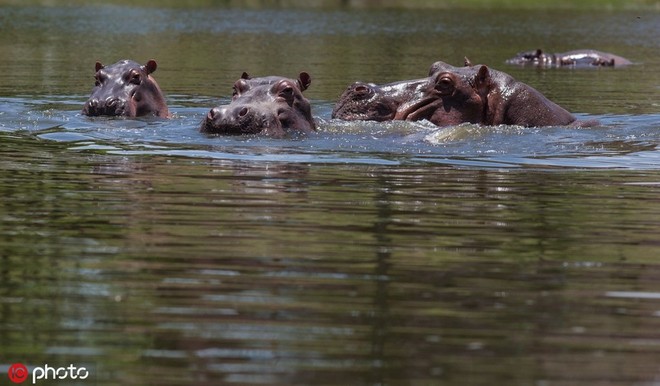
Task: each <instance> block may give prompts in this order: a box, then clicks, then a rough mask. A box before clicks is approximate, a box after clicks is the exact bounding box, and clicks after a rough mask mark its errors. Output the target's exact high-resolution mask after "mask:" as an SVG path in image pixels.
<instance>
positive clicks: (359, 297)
mask: <svg viewBox="0 0 660 386" xmlns="http://www.w3.org/2000/svg"><path fill="white" fill-rule="evenodd" d="M637 16H640V17H639V18H637ZM657 20H658V15H657V14H655V13H648V14H641V15H638V14H636V13H630V12H621V13H609V12H574V13H567V12H563V11H562V12H559V11H549V12H536V11H529V12H513V13H504V12H498V11H489V12H483V11H469V12H458V11H442V12H440V11H437V12H436V11H428V12H427V11H425V12H417V11H406V12H394V11H378V10H375V11H359V12H357V11H356V12H353V11H346V10H324V11H308V10H294V11H284V10H249V11H246V10H239V9H222V8H208V9H201V10H200V9H189V10H185V9H184V10H181V9H177V10H173V9H160V8H157V7H155V8H149V9H147V8H137V7H136V8H132V7H117V6H81V7H75V8H74V7H70V8H69V7H50V8H39V7H2V8H0V22H1V23H2V28H3V33H2V34H1V35H0V49H2V51H3V53H5V55H3V56H2V57H0V69H1V71H0V95H1V96H0V195H1V196H2V197H3V199H2V200H1V201H0V371H2V372H6V371H7V370H8V368H9V366H10V365H11V364H12V363H16V362H22V363H25V364H26V365H28V366H29V367H30V368H33V367H36V366H41V365H43V364H46V363H47V364H50V365H55V366H68V365H69V364H71V363H74V364H76V365H78V366H87V367H88V368H90V369H92V373H93V378H94V380H95V381H96V383H97V384H108V385H114V384H134V385H144V384H151V385H181V384H282V385H285V384H305V385H307V384H374V385H375V384H456V385H484V384H493V385H584V384H591V385H605V384H607V385H634V384H636V385H653V384H657V383H658V382H659V381H660V369H659V368H658V364H657V358H658V356H659V355H660V337H659V336H658V332H657V331H658V325H659V321H660V319H659V318H660V303H659V300H660V288H659V287H658V284H657V283H658V280H660V266H659V265H658V262H657V260H658V256H660V243H659V241H658V234H660V220H659V219H660V201H659V200H658V197H659V196H658V193H659V189H660V172H659V171H658V165H659V164H660V163H659V162H660V155H659V154H660V153H659V152H658V149H657V148H658V144H659V143H660V137H659V135H660V134H658V133H660V131H659V130H658V129H659V127H658V109H657V107H658V105H657V100H658V98H657V97H656V96H657V95H658V87H657V84H658V82H657V80H658V73H660V72H658V71H657V70H658V67H657V66H658V63H657V60H655V59H656V57H655V55H656V52H657V48H658V42H659V41H660V40H659V39H654V38H653V37H654V36H655V37H657V36H658V25H660V24H658V23H657ZM539 44H543V45H544V46H550V45H552V46H553V47H547V48H548V49H554V50H557V51H561V50H566V49H571V48H580V47H593V48H598V49H602V50H609V51H614V52H616V53H618V54H620V55H623V56H626V57H629V58H631V59H633V60H634V61H635V62H636V63H637V64H636V65H634V66H632V67H631V68H629V69H625V70H623V69H622V70H618V69H614V70H612V69H601V70H594V71H589V70H587V71H573V70H567V71H560V70H550V71H535V70H530V69H519V68H513V67H504V66H503V65H501V64H500V63H502V62H503V61H504V59H506V58H507V57H508V56H510V55H512V54H513V53H515V51H517V50H525V49H530V48H535V46H536V45H539ZM574 45H576V46H579V47H575V46H574ZM544 48H545V47H544ZM511 51H514V52H511ZM463 55H468V56H470V57H471V58H472V59H473V60H474V61H481V62H487V63H495V64H496V65H494V66H495V67H500V68H501V69H505V70H507V71H510V72H511V73H513V74H515V76H516V77H519V78H521V79H523V80H524V81H526V82H528V83H530V84H533V85H534V86H535V87H537V88H539V89H541V90H542V91H543V92H545V93H546V94H548V95H549V96H551V97H552V99H554V100H557V101H558V102H560V103H562V104H564V105H566V106H567V107H569V108H570V109H571V110H573V111H576V112H578V115H579V117H580V118H583V119H591V118H596V119H599V120H600V121H601V125H599V126H596V127H594V128H588V129H575V128H557V127H553V128H544V129H538V128H529V129H523V128H519V127H506V126H501V127H491V128H485V127H479V126H474V125H461V126H458V127H451V128H443V129H439V128H435V127H433V126H431V125H429V124H427V123H423V122H422V123H415V124H411V123H392V124H375V123H366V124H354V123H348V124H347V123H344V122H339V121H334V120H331V119H330V118H329V116H330V111H331V109H332V105H333V101H334V98H336V96H337V95H338V94H339V93H340V92H341V91H342V90H343V88H344V87H345V86H346V85H347V84H348V83H350V82H352V81H353V80H357V79H363V80H373V81H377V82H385V81H391V80H396V79H402V78H412V77H418V76H421V74H424V73H425V72H426V71H427V68H428V66H429V65H430V63H431V62H433V61H434V60H437V59H446V60H448V61H451V62H460V61H461V60H462V56H463ZM119 57H134V58H136V59H138V60H144V59H146V58H149V57H156V58H157V59H158V60H159V62H160V66H159V69H158V72H157V73H156V75H158V79H159V82H160V83H161V86H163V88H164V89H165V90H166V91H167V94H168V101H169V102H170V105H171V108H172V111H173V112H174V118H173V119H172V120H169V121H162V120H149V119H145V120H124V119H105V118H98V119H89V118H86V117H82V116H80V114H79V111H80V108H81V105H82V102H83V101H84V99H85V98H86V95H87V93H88V92H89V89H90V88H91V72H90V71H91V68H92V66H93V63H94V61H96V60H97V59H102V60H103V61H106V62H110V61H113V60H115V59H118V58H119ZM244 70H247V71H249V72H251V73H253V74H255V75H263V74H267V73H280V74H283V75H294V74H295V73H297V72H298V71H301V70H307V71H310V73H312V76H313V78H314V80H313V85H312V88H311V89H310V90H309V96H310V98H311V99H312V105H313V108H314V112H315V116H316V118H317V119H318V121H319V127H320V129H321V130H320V131H319V133H316V134H313V135H310V136H308V137H302V138H287V139H281V140H280V139H278V140H276V139H268V138H256V137H247V138H224V137H207V136H204V135H202V134H200V133H199V132H198V131H197V130H196V128H197V126H198V124H199V122H200V120H201V118H202V117H203V116H204V114H205V113H206V111H208V108H209V107H210V106H212V105H214V104H216V103H218V102H221V101H227V96H228V94H229V87H230V85H231V84H232V83H233V81H234V79H235V78H236V77H237V75H238V74H240V73H241V72H242V71H244ZM420 73H421V74H420ZM89 383H91V381H90V382H68V381H60V382H55V383H52V384H58V385H59V384H89ZM40 384H41V383H40ZM43 384H49V383H48V382H44V383H43Z"/></svg>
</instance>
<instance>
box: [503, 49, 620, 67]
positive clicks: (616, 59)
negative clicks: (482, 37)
mask: <svg viewBox="0 0 660 386" xmlns="http://www.w3.org/2000/svg"><path fill="white" fill-rule="evenodd" d="M506 63H508V64H519V65H533V66H539V67H562V66H568V67H589V66H596V67H614V66H625V65H629V64H632V62H631V61H630V60H628V59H626V58H622V57H621V56H618V55H614V54H610V53H607V52H601V51H596V50H575V51H568V52H559V53H554V54H553V53H545V52H543V50H541V49H537V50H536V51H526V52H521V53H519V54H518V55H516V56H515V57H514V58H511V59H509V60H507V61H506Z"/></svg>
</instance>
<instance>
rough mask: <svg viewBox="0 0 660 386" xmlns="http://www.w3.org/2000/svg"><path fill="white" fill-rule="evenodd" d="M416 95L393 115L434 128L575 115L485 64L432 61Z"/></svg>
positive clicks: (562, 119) (540, 122)
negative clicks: (422, 121)
mask: <svg viewBox="0 0 660 386" xmlns="http://www.w3.org/2000/svg"><path fill="white" fill-rule="evenodd" d="M429 74H430V76H429V80H430V82H429V83H428V85H427V87H426V88H425V90H424V92H423V93H422V96H421V98H418V99H415V100H413V101H410V102H408V103H405V104H403V105H401V106H399V108H398V109H397V113H396V115H395V116H394V119H397V120H398V119H400V120H409V121H417V120H421V119H427V120H429V121H431V122H433V123H434V124H436V125H438V126H451V125H458V124H460V123H464V122H469V123H478V124H481V125H486V126H493V125H501V124H504V125H520V126H554V125H569V124H572V123H574V122H575V117H574V116H573V115H572V114H571V113H569V112H568V111H566V110H564V109H563V108H562V107H560V106H559V105H557V104H556V103H554V102H552V101H550V100H549V99H547V98H546V97H545V96H543V94H541V93H540V92H538V91H537V90H535V89H534V88H532V87H530V86H528V85H526V84H525V83H522V82H519V81H516V80H515V79H514V78H513V77H511V76H510V75H508V74H506V73H504V72H501V71H497V70H493V69H490V68H488V67H487V66H485V65H476V66H471V65H470V62H469V61H468V60H467V59H466V66H464V67H454V66H451V65H449V64H447V63H444V62H435V63H434V64H433V65H432V66H431V69H430V71H429Z"/></svg>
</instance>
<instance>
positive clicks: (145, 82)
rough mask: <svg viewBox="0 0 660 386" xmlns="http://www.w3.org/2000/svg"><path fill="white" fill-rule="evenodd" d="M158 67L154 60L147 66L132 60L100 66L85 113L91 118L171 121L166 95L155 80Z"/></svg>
mask: <svg viewBox="0 0 660 386" xmlns="http://www.w3.org/2000/svg"><path fill="white" fill-rule="evenodd" d="M157 67H158V65H157V64H156V61H154V60H149V61H148V62H147V64H145V65H140V64H138V63H136V62H134V61H132V60H122V61H119V62H117V63H115V64H112V65H109V66H104V65H103V64H101V63H100V62H96V74H95V75H94V79H95V81H96V82H95V86H94V89H93V90H92V95H91V96H90V98H89V99H88V100H87V102H86V103H85V105H84V107H83V110H82V113H83V114H84V115H89V116H99V115H109V116H124V117H140V116H148V115H153V116H157V117H168V116H169V110H168V108H167V104H166V102H165V98H164V96H163V93H162V92H161V90H160V87H158V83H156V80H155V79H154V78H153V77H152V76H151V74H152V73H153V72H154V71H156V68H157Z"/></svg>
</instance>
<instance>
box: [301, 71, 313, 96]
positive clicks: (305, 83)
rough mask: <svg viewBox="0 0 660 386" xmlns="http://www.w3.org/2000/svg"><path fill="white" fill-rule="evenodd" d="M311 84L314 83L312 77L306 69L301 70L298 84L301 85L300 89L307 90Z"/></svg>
mask: <svg viewBox="0 0 660 386" xmlns="http://www.w3.org/2000/svg"><path fill="white" fill-rule="evenodd" d="M310 84H312V77H311V76H309V74H308V73H306V72H304V71H303V72H301V73H300V75H298V85H299V86H300V91H305V90H307V88H308V87H309V85H310Z"/></svg>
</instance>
